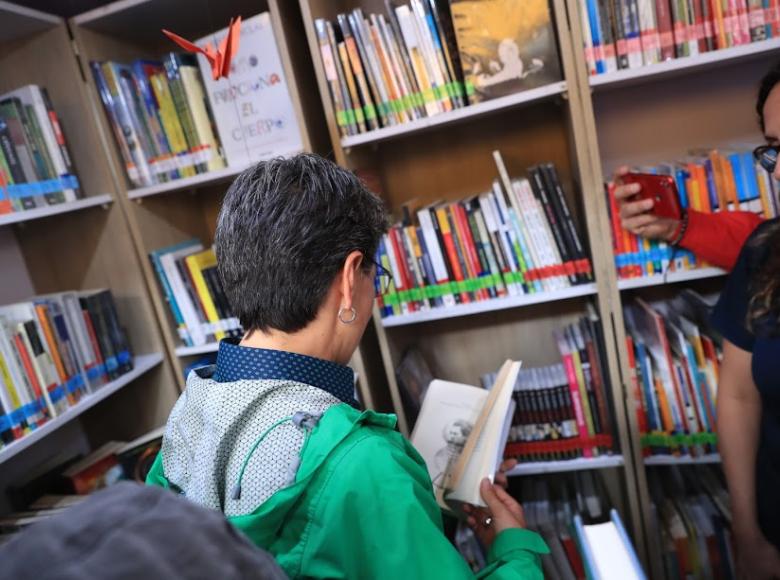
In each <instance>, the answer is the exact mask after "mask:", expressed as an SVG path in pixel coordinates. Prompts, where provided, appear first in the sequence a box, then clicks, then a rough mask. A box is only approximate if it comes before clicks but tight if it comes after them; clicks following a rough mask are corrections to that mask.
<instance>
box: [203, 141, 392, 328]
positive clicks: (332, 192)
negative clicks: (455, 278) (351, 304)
mask: <svg viewBox="0 0 780 580" xmlns="http://www.w3.org/2000/svg"><path fill="white" fill-rule="evenodd" d="M386 230H387V217H386V214H385V211H384V208H383V206H382V202H381V200H380V199H379V198H378V197H377V196H376V195H374V194H373V193H371V192H370V191H368V189H367V188H366V186H365V185H364V184H363V182H362V181H360V179H358V178H357V176H355V174H354V173H352V172H351V171H347V170H346V169H343V168H341V167H339V166H338V165H336V164H335V163H333V162H331V161H328V160H327V159H323V158H322V157H320V156H318V155H313V154H301V155H296V156H295V157H292V158H288V159H285V158H276V159H271V160H269V161H262V162H260V163H258V164H256V165H254V166H253V167H250V168H249V169H247V170H245V171H244V172H243V173H241V174H240V175H239V176H238V177H237V178H236V180H235V181H234V182H233V184H232V185H231V186H230V188H229V189H228V191H227V194H226V195H225V199H224V201H223V202H222V209H221V210H220V213H219V219H218V222H217V231H216V236H215V240H214V245H215V251H216V254H217V260H218V268H219V273H220V276H221V277H222V283H223V286H224V288H225V293H226V294H227V297H228V300H229V301H230V304H231V306H232V307H233V310H234V312H235V314H236V316H237V317H238V319H239V320H240V321H241V325H242V326H243V327H244V330H245V331H253V330H261V331H264V332H265V331H268V330H270V329H275V330H280V331H283V332H295V331H298V330H301V329H302V328H304V327H305V326H306V325H308V324H309V323H310V322H311V321H312V320H314V318H315V317H316V315H317V311H318V310H319V308H320V306H321V304H322V301H323V300H324V299H325V295H326V294H327V292H328V289H329V287H330V285H331V283H332V282H333V279H334V278H335V276H336V274H337V273H338V271H339V270H340V269H341V268H342V267H343V265H344V260H345V259H346V257H347V255H348V254H349V253H350V252H352V251H355V250H357V251H359V252H361V253H362V254H363V256H364V259H363V263H362V266H363V268H364V270H366V271H367V270H370V268H371V265H372V262H371V258H373V256H374V254H375V253H376V251H377V247H378V245H379V240H380V238H381V237H382V234H383V233H384V232H385V231H386Z"/></svg>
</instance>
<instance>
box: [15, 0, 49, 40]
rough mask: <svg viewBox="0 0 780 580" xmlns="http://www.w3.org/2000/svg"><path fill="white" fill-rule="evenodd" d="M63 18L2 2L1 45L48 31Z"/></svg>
mask: <svg viewBox="0 0 780 580" xmlns="http://www.w3.org/2000/svg"><path fill="white" fill-rule="evenodd" d="M61 22H62V19H61V18H58V17H57V16H52V15H51V14H46V13H44V12H40V11H38V10H33V9H32V8H26V7H24V6H18V5H17V4H11V3H10V2H4V1H3V0H0V43H2V42H8V41H9V40H14V39H17V38H21V37H23V36H27V35H28V34H34V33H36V32H42V31H44V30H48V29H49V28H52V27H54V26H56V25H57V24H60V23H61Z"/></svg>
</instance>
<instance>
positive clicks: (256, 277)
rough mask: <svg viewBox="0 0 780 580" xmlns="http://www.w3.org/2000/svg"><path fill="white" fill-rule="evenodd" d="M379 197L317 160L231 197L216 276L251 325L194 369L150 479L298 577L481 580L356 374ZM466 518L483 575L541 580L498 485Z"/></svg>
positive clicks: (302, 161)
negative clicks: (366, 399) (359, 389)
mask: <svg viewBox="0 0 780 580" xmlns="http://www.w3.org/2000/svg"><path fill="white" fill-rule="evenodd" d="M386 229H387V220H386V216H385V213H384V210H383V207H382V203H381V201H380V200H379V199H378V198H377V197H376V196H375V195H373V194H372V193H370V192H369V191H368V190H367V189H366V188H365V186H364V185H363V183H362V182H361V181H360V180H359V179H358V178H357V177H355V175H354V174H352V173H351V172H349V171H347V170H345V169H342V168H340V167H338V166H336V165H335V164H333V163H331V162H330V161H327V160H325V159H323V158H321V157H318V156H316V155H298V156H295V157H293V158H290V159H281V158H280V159H274V160H271V161H266V162H261V163H258V164H257V165H255V166H254V167H252V168H250V169H247V170H246V171H244V172H243V173H242V174H241V175H239V177H238V178H237V179H236V180H235V182H234V183H233V184H232V185H231V187H230V188H229V190H228V192H227V194H226V196H225V200H224V202H223V205H222V209H221V211H220V215H219V222H218V225H217V232H216V241H215V249H216V253H217V258H218V261H219V272H220V274H221V276H222V281H223V285H224V287H225V291H226V293H227V295H228V298H229V300H230V303H231V305H232V306H233V309H234V310H235V312H236V314H237V316H238V318H239V319H240V321H241V324H242V326H243V328H244V330H245V334H244V337H243V338H242V339H241V340H240V341H238V340H230V339H226V340H223V341H222V342H221V343H220V345H219V352H218V354H217V362H216V365H213V366H209V367H204V368H201V369H197V370H196V371H193V372H192V373H191V374H190V376H189V377H188V380H187V388H186V390H185V391H184V393H183V394H182V396H181V398H180V399H179V401H178V402H177V403H176V406H175V407H174V409H173V411H172V413H171V416H170V418H169V420H168V425H167V429H166V432H165V436H164V438H163V446H162V450H161V452H160V455H159V456H158V457H157V460H156V461H155V464H154V466H153V467H152V470H151V472H150V474H149V477H148V479H147V482H148V483H151V484H156V485H161V486H165V487H168V488H171V489H174V490H176V491H178V492H179V493H181V494H183V495H185V496H186V497H187V498H189V499H191V500H192V501H194V502H196V503H198V504H200V505H203V506H207V507H211V508H213V509H215V510H220V511H221V512H223V513H224V514H225V515H226V516H227V518H228V520H229V521H230V522H231V523H233V524H234V525H235V526H236V527H237V528H238V529H240V530H241V531H243V532H244V533H245V534H246V535H247V536H248V537H249V538H250V539H251V540H252V541H253V542H254V543H255V544H256V545H258V546H260V547H262V548H264V549H266V550H268V551H269V552H271V553H272V554H273V555H274V556H275V557H276V559H277V561H278V563H279V564H280V565H281V567H282V568H283V569H284V570H285V571H286V572H287V574H288V575H289V576H290V577H291V578H393V579H397V578H404V579H412V578H447V579H459V578H471V577H473V575H472V573H471V571H470V570H469V568H468V566H467V565H466V562H465V561H464V560H463V559H462V558H461V557H460V555H459V554H458V552H457V551H456V550H455V549H454V548H453V546H452V545H451V544H450V543H449V542H448V540H447V538H446V537H445V536H444V534H443V532H442V519H441V512H440V510H439V508H438V506H437V504H436V500H435V499H434V495H433V490H432V486H431V481H430V478H429V476H428V471H427V469H426V467H425V464H424V462H423V459H422V458H421V457H420V455H419V454H418V453H417V451H416V450H415V449H414V448H413V447H412V446H411V444H410V443H409V442H408V441H407V440H406V439H404V438H403V437H402V436H401V435H400V434H399V433H398V432H397V431H396V430H395V423H396V418H395V416H394V415H383V414H379V413H375V412H372V411H362V412H361V411H360V410H359V408H358V404H357V402H356V401H355V400H354V375H353V372H352V370H351V369H350V368H349V367H347V366H345V365H346V364H347V363H348V361H349V360H350V358H351V356H352V354H353V353H354V351H355V349H356V348H357V345H358V343H359V342H360V338H361V336H362V335H363V332H364V330H365V328H366V325H367V324H368V322H369V320H370V319H371V311H372V306H373V302H374V298H375V292H376V290H375V277H376V276H377V275H378V276H379V278H380V279H382V278H385V279H387V278H388V276H389V274H388V273H387V272H385V271H384V270H383V268H382V267H381V266H379V265H378V264H377V263H376V262H375V261H374V260H373V259H372V257H373V256H374V255H375V253H376V250H377V246H378V244H379V240H380V238H381V236H382V235H383V233H384V232H385V231H386ZM481 492H482V496H483V498H484V499H485V501H486V503H487V505H488V507H489V510H490V511H489V513H487V514H482V516H481V517H480V518H479V519H480V521H479V522H476V521H475V520H474V517H473V516H472V518H471V521H470V523H471V524H472V526H473V527H475V529H476V531H477V533H478V535H479V536H480V538H481V539H483V541H485V543H486V544H488V547H489V548H490V555H489V564H488V566H487V567H486V568H485V569H484V570H483V571H482V572H481V573H480V574H479V577H482V578H491V579H497V578H541V577H542V572H541V567H540V561H539V555H540V554H542V553H546V552H547V547H546V546H545V544H544V542H543V541H542V539H541V538H540V537H539V536H538V535H537V534H535V533H534V532H531V531H529V530H526V529H523V518H522V510H521V508H520V506H519V505H518V504H517V502H515V500H514V499H512V498H511V497H510V496H509V495H508V494H507V493H506V492H505V491H504V490H503V489H502V488H501V487H499V486H494V485H493V484H491V483H490V482H489V481H487V480H485V481H484V482H483V485H482V488H481Z"/></svg>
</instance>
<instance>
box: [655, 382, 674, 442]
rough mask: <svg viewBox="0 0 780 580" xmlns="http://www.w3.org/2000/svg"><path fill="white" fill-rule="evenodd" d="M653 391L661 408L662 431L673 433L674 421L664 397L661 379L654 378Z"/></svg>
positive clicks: (664, 392) (667, 401)
mask: <svg viewBox="0 0 780 580" xmlns="http://www.w3.org/2000/svg"><path fill="white" fill-rule="evenodd" d="M655 393H656V396H657V397H658V406H659V407H660V408H661V421H662V422H663V424H664V431H666V432H667V433H674V421H673V420H672V410H671V408H670V407H669V400H668V399H667V397H666V391H665V390H664V385H663V383H662V382H661V379H655Z"/></svg>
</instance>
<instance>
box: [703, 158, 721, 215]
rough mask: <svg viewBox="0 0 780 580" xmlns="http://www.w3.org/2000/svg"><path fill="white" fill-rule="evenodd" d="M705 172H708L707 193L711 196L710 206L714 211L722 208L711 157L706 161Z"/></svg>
mask: <svg viewBox="0 0 780 580" xmlns="http://www.w3.org/2000/svg"><path fill="white" fill-rule="evenodd" d="M704 172H705V173H706V174H707V193H708V194H709V196H710V207H712V211H713V212H714V211H717V210H718V209H719V208H720V200H719V199H718V190H717V188H716V187H715V172H714V171H713V169H712V161H710V160H709V159H706V160H705V161H704Z"/></svg>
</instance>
